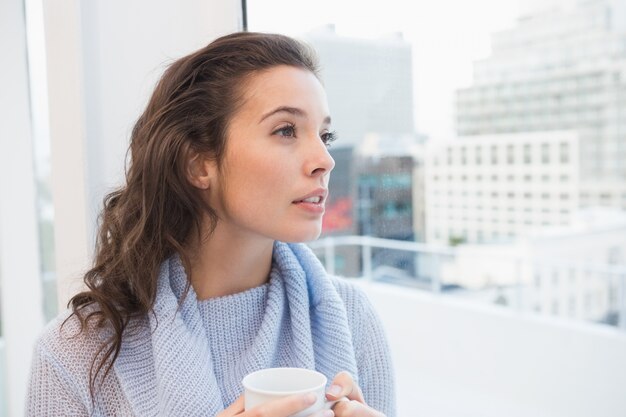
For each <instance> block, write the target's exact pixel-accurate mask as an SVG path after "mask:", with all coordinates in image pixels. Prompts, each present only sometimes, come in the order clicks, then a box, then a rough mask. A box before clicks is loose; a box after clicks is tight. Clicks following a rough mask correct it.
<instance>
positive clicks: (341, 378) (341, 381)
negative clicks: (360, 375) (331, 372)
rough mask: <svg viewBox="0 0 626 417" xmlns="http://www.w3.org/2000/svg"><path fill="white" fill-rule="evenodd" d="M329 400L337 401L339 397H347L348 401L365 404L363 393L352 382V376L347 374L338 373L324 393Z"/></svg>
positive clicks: (343, 372)
mask: <svg viewBox="0 0 626 417" xmlns="http://www.w3.org/2000/svg"><path fill="white" fill-rule="evenodd" d="M326 397H327V398H328V399H329V400H338V399H339V398H341V397H347V398H348V399H350V400H354V401H358V402H361V403H363V404H365V399H364V398H363V393H362V392H361V389H360V388H359V386H358V385H357V384H356V383H355V382H354V379H353V378H352V375H350V374H349V373H348V372H345V371H342V372H339V373H338V374H337V375H336V376H335V378H334V379H333V382H332V384H331V386H330V388H328V391H327V392H326Z"/></svg>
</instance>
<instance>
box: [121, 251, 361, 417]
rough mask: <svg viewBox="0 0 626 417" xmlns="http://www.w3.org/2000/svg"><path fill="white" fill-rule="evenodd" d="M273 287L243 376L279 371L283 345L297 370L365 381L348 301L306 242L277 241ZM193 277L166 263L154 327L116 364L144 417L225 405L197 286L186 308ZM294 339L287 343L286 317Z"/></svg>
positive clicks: (131, 340)
mask: <svg viewBox="0 0 626 417" xmlns="http://www.w3.org/2000/svg"><path fill="white" fill-rule="evenodd" d="M273 263H274V265H273V269H272V274H273V276H272V279H271V281H272V282H278V283H280V284H279V285H272V286H271V287H270V289H269V293H268V299H267V305H266V309H265V312H264V317H263V320H262V324H261V327H260V329H259V332H258V333H257V335H256V337H255V339H254V342H253V346H252V347H251V348H250V349H248V350H247V351H246V352H245V353H244V354H243V355H242V357H241V358H240V360H239V362H238V363H237V364H236V368H237V372H236V374H237V375H245V374H247V373H249V372H253V371H256V370H258V369H262V368H266V367H271V366H275V365H274V359H275V357H276V356H277V352H278V350H279V349H281V348H284V346H282V345H283V344H285V343H287V344H289V346H288V347H289V349H291V351H292V354H291V355H290V357H292V358H294V359H293V361H294V363H292V364H290V366H296V367H303V368H309V369H317V370H318V371H320V372H322V373H323V374H325V375H326V376H327V377H328V378H329V380H330V379H331V378H332V377H334V376H335V375H336V374H337V373H338V372H340V371H348V372H350V373H351V374H352V375H353V376H354V377H355V378H356V377H357V366H356V359H355V352H354V347H353V345H352V335H351V332H350V328H349V325H348V321H347V316H346V310H345V307H344V304H343V301H342V299H341V297H340V296H339V294H338V293H337V291H336V289H335V287H334V285H333V283H332V282H331V280H330V279H329V278H328V276H327V274H326V271H325V270H324V268H323V266H322V265H321V263H320V262H319V260H318V259H317V258H316V257H315V255H314V254H313V253H312V252H311V250H310V249H309V248H308V247H307V246H305V245H303V244H286V243H281V242H276V243H275V244H274V254H273ZM185 285H186V275H185V272H184V268H183V266H182V264H181V262H180V259H179V258H178V257H177V256H174V257H172V258H170V259H168V260H167V261H165V262H164V263H163V265H162V266H161V271H160V274H159V279H158V286H157V297H156V302H155V305H154V309H153V310H154V314H150V315H149V329H148V328H146V329H144V330H143V331H139V332H136V333H135V334H131V335H129V337H127V338H126V339H125V340H124V344H123V346H122V351H121V352H120V356H119V357H118V360H117V361H116V362H115V370H116V373H117V375H118V377H119V379H120V382H121V385H122V388H123V389H124V392H125V394H126V396H127V398H128V400H129V402H130V404H131V407H132V408H133V411H134V412H135V414H136V415H138V416H154V415H176V416H205V417H206V416H215V415H216V414H218V413H219V412H220V411H222V410H223V409H224V408H225V407H227V406H228V405H229V404H223V402H222V396H221V392H220V387H219V385H218V383H217V381H216V378H215V375H214V373H213V365H212V358H211V351H210V348H209V343H208V338H210V337H211V336H212V335H210V334H207V332H206V331H205V328H204V327H203V325H202V319H201V316H200V313H199V311H198V302H197V299H196V296H195V293H194V292H193V289H190V291H189V293H188V294H187V296H186V297H185V298H184V300H183V302H182V304H180V305H179V300H180V298H181V296H182V294H183V293H184V289H185ZM285 314H287V315H289V318H290V321H289V323H290V326H291V328H290V333H291V338H290V340H279V339H280V338H279V329H280V326H281V323H283V320H284V315H285Z"/></svg>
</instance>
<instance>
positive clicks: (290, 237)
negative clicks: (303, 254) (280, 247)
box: [278, 224, 322, 243]
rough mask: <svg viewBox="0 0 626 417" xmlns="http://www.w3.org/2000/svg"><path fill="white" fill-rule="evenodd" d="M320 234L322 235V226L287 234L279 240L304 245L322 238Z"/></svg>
mask: <svg viewBox="0 0 626 417" xmlns="http://www.w3.org/2000/svg"><path fill="white" fill-rule="evenodd" d="M320 234H322V225H321V224H320V225H319V226H318V227H316V228H309V229H308V230H304V229H303V230H297V231H296V230H293V231H291V232H290V233H285V234H284V236H281V238H280V239H278V240H280V241H282V242H285V243H303V242H310V241H312V240H316V239H317V238H319V237H320Z"/></svg>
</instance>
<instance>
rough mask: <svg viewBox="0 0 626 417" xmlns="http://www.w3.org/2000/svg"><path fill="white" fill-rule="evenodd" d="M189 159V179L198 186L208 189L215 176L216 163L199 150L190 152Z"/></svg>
mask: <svg viewBox="0 0 626 417" xmlns="http://www.w3.org/2000/svg"><path fill="white" fill-rule="evenodd" d="M189 155H190V157H189V159H188V160H187V180H189V182H190V183H191V185H193V186H194V187H196V188H199V189H201V190H208V189H209V188H211V180H212V178H214V177H215V163H214V161H212V160H211V159H210V158H208V157H207V156H205V155H203V154H201V153H199V152H194V151H192V152H190V153H189Z"/></svg>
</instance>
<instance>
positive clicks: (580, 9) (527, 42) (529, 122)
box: [456, 0, 626, 208]
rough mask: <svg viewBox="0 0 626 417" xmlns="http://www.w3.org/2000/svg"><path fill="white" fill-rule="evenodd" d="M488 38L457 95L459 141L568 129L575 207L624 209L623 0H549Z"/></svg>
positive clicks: (531, 7)
mask: <svg viewBox="0 0 626 417" xmlns="http://www.w3.org/2000/svg"><path fill="white" fill-rule="evenodd" d="M541 3H542V4H539V2H534V3H533V4H530V5H529V6H528V7H527V8H525V9H524V13H525V15H524V16H523V17H521V18H520V19H519V20H518V22H517V25H516V26H515V27H514V28H512V29H508V30H504V31H501V32H498V33H496V34H494V35H493V37H492V49H493V53H492V55H491V56H490V57H488V58H486V59H484V60H480V61H477V62H475V63H474V82H473V85H472V86H471V87H469V88H464V89H461V90H458V91H457V97H456V99H457V102H456V109H457V131H458V134H459V135H460V136H467V135H486V134H498V133H514V132H537V131H551V130H574V131H576V132H577V134H578V136H579V140H580V148H579V152H580V153H579V158H580V170H581V172H580V175H581V188H580V204H581V205H582V206H589V205H609V206H621V207H623V208H624V207H626V162H625V161H626V0H591V1H589V0H585V1H583V0H551V1H548V2H541Z"/></svg>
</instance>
